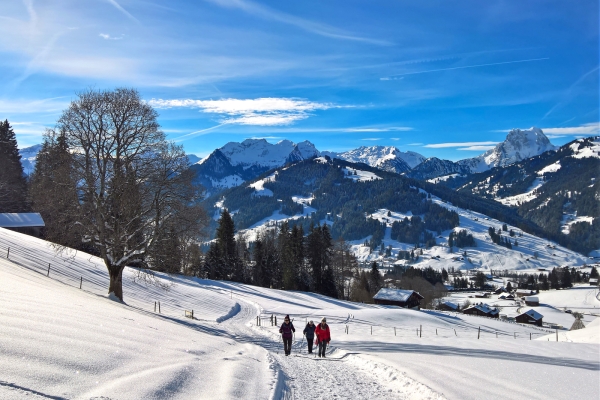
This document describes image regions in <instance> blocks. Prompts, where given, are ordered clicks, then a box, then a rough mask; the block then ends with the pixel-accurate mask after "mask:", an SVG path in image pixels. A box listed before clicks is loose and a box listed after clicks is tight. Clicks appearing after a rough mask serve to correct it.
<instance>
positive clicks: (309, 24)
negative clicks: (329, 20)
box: [208, 0, 392, 45]
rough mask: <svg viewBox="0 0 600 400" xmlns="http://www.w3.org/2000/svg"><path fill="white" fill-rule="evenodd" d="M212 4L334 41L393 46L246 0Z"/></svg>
mask: <svg viewBox="0 0 600 400" xmlns="http://www.w3.org/2000/svg"><path fill="white" fill-rule="evenodd" d="M208 1H210V2H211V3H214V4H217V5H219V6H221V7H226V8H236V9H239V10H242V11H244V12H246V13H248V14H251V15H254V16H257V17H260V18H263V19H268V20H272V21H278V22H282V23H284V24H288V25H293V26H295V27H297V28H300V29H302V30H305V31H307V32H311V33H314V34H317V35H320V36H325V37H330V38H333V39H342V40H352V41H357V42H365V43H371V44H378V45H391V44H392V43H390V42H388V41H385V40H378V39H371V38H365V37H360V36H355V35H352V34H350V33H347V32H344V31H342V30H340V29H338V28H334V27H332V26H329V25H326V24H321V23H318V22H314V21H309V20H306V19H303V18H299V17H296V16H294V15H290V14H287V13H284V12H281V11H276V10H273V9H272V8H269V7H265V6H263V5H260V4H257V3H254V2H251V1H246V0H208Z"/></svg>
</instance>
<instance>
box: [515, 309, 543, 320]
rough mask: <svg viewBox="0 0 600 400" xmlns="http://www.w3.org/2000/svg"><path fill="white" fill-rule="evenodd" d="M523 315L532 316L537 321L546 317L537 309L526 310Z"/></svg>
mask: <svg viewBox="0 0 600 400" xmlns="http://www.w3.org/2000/svg"><path fill="white" fill-rule="evenodd" d="M521 315H527V316H528V317H530V318H533V319H534V320H536V321H537V320H540V319H542V318H544V316H543V315H542V314H540V313H539V312H537V311H535V310H529V311H526V312H524V313H523V314H521ZM521 315H519V317H520V316H521Z"/></svg>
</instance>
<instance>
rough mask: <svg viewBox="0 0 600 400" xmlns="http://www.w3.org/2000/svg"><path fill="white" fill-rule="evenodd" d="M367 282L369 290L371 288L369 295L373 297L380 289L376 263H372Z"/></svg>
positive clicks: (379, 276) (379, 275) (380, 279)
mask: <svg viewBox="0 0 600 400" xmlns="http://www.w3.org/2000/svg"><path fill="white" fill-rule="evenodd" d="M369 280H370V288H371V294H372V295H375V294H376V293H377V292H378V291H379V289H381V281H382V278H381V274H380V273H379V266H378V265H377V263H376V262H375V261H373V263H372V264H371V273H370V276H369Z"/></svg>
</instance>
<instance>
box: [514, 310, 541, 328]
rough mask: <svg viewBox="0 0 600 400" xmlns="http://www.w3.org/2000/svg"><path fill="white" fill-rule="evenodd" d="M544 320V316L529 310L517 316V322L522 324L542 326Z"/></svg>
mask: <svg viewBox="0 0 600 400" xmlns="http://www.w3.org/2000/svg"><path fill="white" fill-rule="evenodd" d="M542 318H544V316H543V315H542V314H540V313H539V312H537V311H535V310H529V311H527V312H524V313H523V314H521V315H517V316H516V317H515V321H516V322H520V323H521V324H531V325H537V326H542Z"/></svg>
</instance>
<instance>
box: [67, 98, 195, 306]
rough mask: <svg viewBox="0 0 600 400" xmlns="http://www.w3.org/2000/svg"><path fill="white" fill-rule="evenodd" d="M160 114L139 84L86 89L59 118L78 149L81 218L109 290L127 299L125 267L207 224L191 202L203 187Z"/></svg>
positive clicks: (84, 236)
mask: <svg viewBox="0 0 600 400" xmlns="http://www.w3.org/2000/svg"><path fill="white" fill-rule="evenodd" d="M156 119H157V113H156V111H155V110H154V109H152V107H150V106H149V105H148V104H146V103H145V102H143V101H142V100H141V99H140V96H139V94H138V92H137V91H136V90H134V89H122V88H120V89H116V90H114V91H95V90H87V91H84V92H81V93H79V94H78V97H77V99H76V100H74V101H73V102H71V104H70V106H69V108H68V109H67V110H65V111H64V112H63V114H62V116H61V117H60V119H59V120H58V123H57V130H58V131H60V132H61V133H63V134H64V135H65V138H66V142H67V144H68V147H69V149H70V150H71V151H72V152H73V153H74V154H75V156H74V157H73V165H74V167H73V171H74V174H75V178H76V182H77V183H78V188H77V189H78V194H79V203H78V207H77V211H76V213H77V220H76V221H77V222H76V224H77V225H78V226H79V227H80V228H81V232H82V233H81V236H82V240H83V241H84V242H87V243H89V244H91V245H92V246H93V247H94V248H95V249H96V250H97V251H98V253H99V254H100V257H101V258H102V259H103V260H104V263H105V265H106V267H107V269H108V272H109V276H110V283H109V288H108V291H109V293H114V294H115V296H117V297H118V298H119V299H121V300H123V286H122V275H123V269H124V268H125V266H127V265H130V264H134V263H141V262H146V261H148V262H152V255H153V249H154V250H156V249H158V248H160V245H161V240H167V239H165V238H169V237H172V236H173V235H183V234H184V233H187V234H188V237H189V234H190V233H192V234H194V233H195V234H199V233H200V229H201V228H202V226H203V224H204V223H205V222H206V216H205V214H204V212H203V211H202V210H201V209H200V208H199V207H192V206H190V204H192V201H193V200H194V197H195V195H196V191H195V189H194V187H193V186H192V175H191V172H189V169H188V167H187V157H186V156H185V153H184V152H183V149H182V148H181V147H179V146H175V145H174V144H172V143H170V142H167V141H166V138H165V135H164V133H163V132H162V131H161V130H160V126H159V124H158V122H157V120H156ZM155 254H156V253H155ZM156 259H157V257H155V260H156Z"/></svg>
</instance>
